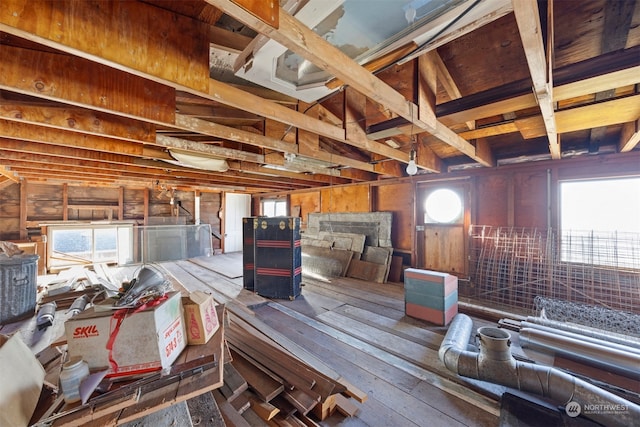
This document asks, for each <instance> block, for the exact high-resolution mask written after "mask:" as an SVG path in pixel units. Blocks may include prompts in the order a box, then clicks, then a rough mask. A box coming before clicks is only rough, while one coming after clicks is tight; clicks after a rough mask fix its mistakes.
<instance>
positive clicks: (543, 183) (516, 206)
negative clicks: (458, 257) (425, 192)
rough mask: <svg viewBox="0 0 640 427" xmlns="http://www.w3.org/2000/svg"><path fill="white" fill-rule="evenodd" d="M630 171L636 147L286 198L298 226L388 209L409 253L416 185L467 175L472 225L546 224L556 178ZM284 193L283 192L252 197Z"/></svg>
mask: <svg viewBox="0 0 640 427" xmlns="http://www.w3.org/2000/svg"><path fill="white" fill-rule="evenodd" d="M630 175H635V176H638V175H640V152H638V153H637V154H635V155H629V153H627V155H625V156H623V155H620V154H610V155H599V156H598V157H577V158H573V159H566V160H560V161H540V162H535V163H527V164H517V165H505V166H500V167H497V168H491V169H473V170H467V171H456V172H451V173H443V174H430V175H418V176H415V177H413V178H406V179H400V180H388V181H376V182H371V183H367V184H354V185H346V186H336V187H332V188H323V189H321V190H318V189H314V190H307V191H304V190H298V191H295V192H290V193H288V197H289V200H290V206H292V207H293V206H295V207H298V206H299V207H300V216H301V217H302V221H303V227H304V226H305V224H306V218H307V215H308V214H309V213H317V212H320V213H328V212H376V211H390V212H393V213H394V224H393V231H392V242H393V245H394V248H396V249H397V250H400V251H404V252H408V253H411V252H412V251H414V250H415V248H414V247H413V245H414V244H415V243H414V240H413V234H414V230H415V225H416V214H415V213H414V212H416V211H417V210H416V206H415V196H414V193H415V192H416V190H415V189H416V188H419V187H420V186H421V185H433V183H442V185H443V186H446V185H447V182H448V180H449V179H450V180H452V181H453V180H455V181H456V182H459V181H460V180H461V179H466V180H467V181H469V182H470V183H471V184H470V186H471V188H470V194H471V200H470V206H469V210H470V212H468V214H469V215H470V218H471V220H470V221H471V224H482V225H492V226H504V227H507V226H511V227H536V228H541V229H546V228H549V227H553V228H557V227H558V206H559V203H558V192H557V189H558V182H559V181H560V180H567V179H584V178H597V177H607V176H618V177H619V176H630ZM548 193H549V194H548ZM283 195H287V193H282V194H278V195H273V194H270V195H264V196H259V197H257V198H258V199H259V198H260V197H264V198H273V197H275V196H281V197H282V196H283ZM548 205H549V208H550V209H549V212H548V210H547V206H548ZM254 207H259V203H254ZM418 208H419V206H418Z"/></svg>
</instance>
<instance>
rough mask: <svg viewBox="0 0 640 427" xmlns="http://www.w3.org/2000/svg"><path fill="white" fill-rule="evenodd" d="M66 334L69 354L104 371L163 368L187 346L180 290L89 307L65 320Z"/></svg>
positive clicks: (129, 372)
mask: <svg viewBox="0 0 640 427" xmlns="http://www.w3.org/2000/svg"><path fill="white" fill-rule="evenodd" d="M65 335H66V337H67V347H68V352H69V357H70V358H72V357H80V358H82V359H84V360H85V361H86V362H87V363H88V364H89V369H91V370H98V369H108V370H109V372H108V374H107V375H108V376H122V375H133V374H139V373H143V372H149V371H154V370H158V369H164V368H167V367H169V366H171V365H172V364H173V362H174V361H175V360H176V358H177V357H178V356H179V355H180V353H181V352H182V350H183V349H184V348H185V347H186V346H187V335H186V331H185V327H184V318H183V309H182V304H181V301H180V293H179V292H171V293H168V294H167V298H166V299H165V300H162V301H159V302H156V304H155V305H154V304H149V306H147V307H141V308H137V309H117V310H104V309H96V307H95V306H94V307H91V308H89V309H87V310H85V311H84V312H82V313H80V314H78V315H76V316H74V317H72V318H70V319H69V320H67V321H66V322H65Z"/></svg>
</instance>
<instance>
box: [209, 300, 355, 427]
mask: <svg viewBox="0 0 640 427" xmlns="http://www.w3.org/2000/svg"><path fill="white" fill-rule="evenodd" d="M227 307H228V308H229V316H228V320H229V323H228V325H226V327H225V331H226V332H225V338H226V340H227V344H228V347H229V352H230V359H231V362H230V363H227V364H225V366H224V376H223V377H224V385H223V386H222V388H220V390H219V394H217V393H214V396H216V394H217V397H216V400H217V403H218V406H219V408H220V410H221V412H222V415H223V418H225V422H227V425H241V426H242V425H254V424H253V423H249V424H243V420H244V421H246V419H247V417H244V418H242V417H241V418H242V419H241V420H240V421H237V419H236V418H235V417H236V416H237V413H242V412H243V411H245V410H246V409H248V408H250V409H252V411H253V412H255V414H257V415H258V417H259V418H260V419H261V420H262V422H264V423H265V424H266V425H307V426H309V425H318V424H317V421H322V420H325V419H326V418H328V417H329V416H331V415H332V414H334V413H335V412H336V411H337V412H338V413H340V414H342V415H343V416H353V415H355V414H356V412H357V411H358V406H357V403H356V402H360V403H362V402H364V401H365V400H366V398H367V396H366V394H365V393H363V392H362V391H361V390H358V389H357V388H356V387H354V386H352V385H351V384H349V383H348V382H347V381H346V380H345V379H343V378H341V377H340V376H339V374H337V373H335V372H334V371H332V370H331V368H329V367H327V366H326V365H325V364H324V363H323V362H321V361H320V360H318V359H315V356H313V355H311V354H309V353H306V352H305V351H304V350H303V349H301V348H300V347H296V346H295V343H293V342H291V341H289V340H288V339H287V338H286V337H284V336H282V335H280V334H279V333H278V332H277V331H275V330H272V329H270V328H269V326H267V325H265V324H264V323H262V322H260V321H259V320H257V319H256V318H255V317H253V315H252V314H250V313H248V312H246V311H244V310H243V309H242V308H238V307H237V306H234V305H230V306H227ZM272 338H273V339H272ZM289 349H291V350H292V351H294V352H295V353H296V356H299V357H296V356H294V355H293V354H292V352H291V351H289ZM302 358H304V359H305V360H301V359H302ZM232 408H233V409H232ZM229 411H232V412H231V413H230V412H229ZM234 412H235V413H234ZM252 415H253V414H252ZM234 420H236V421H234Z"/></svg>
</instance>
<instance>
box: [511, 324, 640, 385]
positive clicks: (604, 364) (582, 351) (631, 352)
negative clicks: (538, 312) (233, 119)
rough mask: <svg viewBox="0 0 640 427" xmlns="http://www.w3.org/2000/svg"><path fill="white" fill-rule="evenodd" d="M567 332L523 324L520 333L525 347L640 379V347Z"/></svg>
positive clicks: (521, 342)
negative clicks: (639, 348)
mask: <svg viewBox="0 0 640 427" xmlns="http://www.w3.org/2000/svg"><path fill="white" fill-rule="evenodd" d="M565 334H569V333H568V332H565V333H564V334H562V333H555V332H554V331H547V330H542V329H536V328H522V329H520V335H519V336H520V345H521V346H522V348H531V349H533V350H538V351H542V352H545V353H551V354H560V355H562V356H564V357H566V358H568V359H571V360H577V361H580V362H584V363H586V364H588V365H590V366H596V367H599V368H603V369H607V370H610V371H612V372H617V373H619V374H622V375H626V376H629V377H631V378H634V379H640V351H639V350H638V349H635V348H633V347H625V346H622V345H620V344H615V343H607V342H604V341H602V340H595V339H594V338H589V337H584V338H582V337H580V336H578V335H576V334H571V335H565Z"/></svg>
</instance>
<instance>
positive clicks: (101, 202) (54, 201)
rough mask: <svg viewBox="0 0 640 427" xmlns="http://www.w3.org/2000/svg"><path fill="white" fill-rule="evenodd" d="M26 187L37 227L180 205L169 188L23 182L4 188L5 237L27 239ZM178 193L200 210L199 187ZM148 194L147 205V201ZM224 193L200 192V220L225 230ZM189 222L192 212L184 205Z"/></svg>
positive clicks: (134, 217)
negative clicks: (23, 199) (222, 219)
mask: <svg viewBox="0 0 640 427" xmlns="http://www.w3.org/2000/svg"><path fill="white" fill-rule="evenodd" d="M21 192H26V203H25V206H24V209H26V216H25V218H26V224H23V226H24V225H26V226H27V227H38V224H39V223H46V222H58V221H102V220H108V219H109V216H111V219H113V220H125V221H135V222H136V223H137V224H139V225H145V224H148V220H149V219H150V218H171V217H173V216H175V211H173V209H172V208H173V207H172V206H171V204H170V203H169V202H170V197H171V196H170V194H168V193H161V192H160V191H154V190H148V189H144V188H109V187H75V186H67V185H64V184H62V185H48V184H40V183H31V182H26V183H25V182H23V183H21V184H12V185H9V186H6V187H4V188H3V189H2V190H0V240H24V239H25V238H26V230H24V229H22V230H21V223H20V197H21ZM175 196H176V198H177V199H178V200H180V202H181V203H182V206H183V207H184V209H186V210H187V211H188V212H189V213H190V214H191V215H192V216H193V215H195V193H194V192H190V191H176V192H175ZM145 199H147V200H148V206H147V205H145ZM221 200H222V194H221V193H213V192H200V222H201V223H202V224H210V225H211V228H212V229H213V230H215V231H217V232H220V217H219V213H220V210H221V209H222V208H221V206H222V205H221ZM180 215H181V216H183V217H184V216H186V217H187V218H186V222H187V223H193V218H192V217H189V214H187V212H185V211H184V210H182V211H181V213H180ZM212 244H213V249H214V250H217V249H220V247H221V242H220V241H219V240H218V239H213V241H212Z"/></svg>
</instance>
